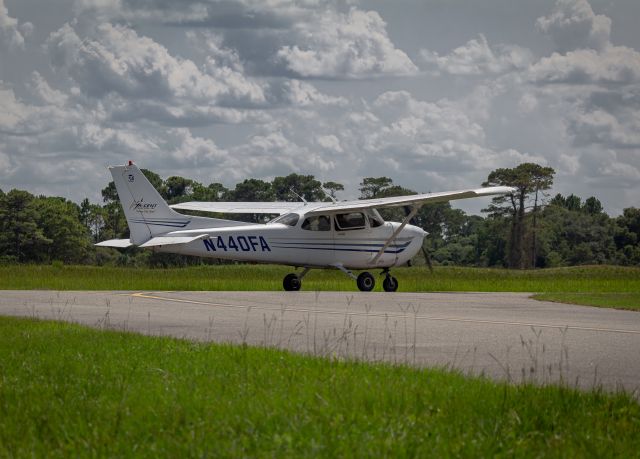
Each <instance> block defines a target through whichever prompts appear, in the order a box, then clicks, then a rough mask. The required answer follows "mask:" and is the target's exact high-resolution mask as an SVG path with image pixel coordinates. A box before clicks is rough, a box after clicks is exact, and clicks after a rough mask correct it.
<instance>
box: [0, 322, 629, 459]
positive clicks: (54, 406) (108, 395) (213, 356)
mask: <svg viewBox="0 0 640 459" xmlns="http://www.w3.org/2000/svg"><path fill="white" fill-rule="evenodd" d="M639 452H640V405H638V404H637V403H636V402H635V401H634V400H633V399H632V398H631V397H630V396H629V395H625V394H605V393H604V392H601V391H597V390H596V391H592V392H586V393H585V392H579V391H575V390H572V389H570V388H567V387H537V386H531V385H520V386H512V385H508V384H501V383H495V382H491V381H488V380H485V379H481V378H465V377H463V376H462V375H459V374H456V373H452V372H445V371H439V370H426V369H412V368H408V367H402V366H391V365H387V364H364V363H357V362H344V361H336V360H328V359H321V358H314V357H305V356H300V355H294V354H291V353H288V352H284V351H278V350H273V349H265V348H252V347H246V346H231V345H216V344H204V343H194V342H189V341H185V340H178V339H171V338H159V337H144V336H140V335H135V334H128V333H122V332H113V331H98V330H93V329H89V328H86V327H81V326H78V325H73V324H67V323H58V322H45V321H37V320H29V319H15V318H0V457H25V456H47V457H69V456H71V457H84V456H92V457H93V456H101V457H114V456H115V457H157V456H165V457H166V456H169V457H195V456H216V457H247V456H249V457H312V456H316V457H352V456H357V457H381V456H382V457H384V456H399V457H406V456H430V457H452V456H455V457H458V456H465V457H491V456H498V457H505V456H508V457H513V456H516V457H529V456H537V457H541V456H542V457H586V456H590V457H639V455H640V453H639Z"/></svg>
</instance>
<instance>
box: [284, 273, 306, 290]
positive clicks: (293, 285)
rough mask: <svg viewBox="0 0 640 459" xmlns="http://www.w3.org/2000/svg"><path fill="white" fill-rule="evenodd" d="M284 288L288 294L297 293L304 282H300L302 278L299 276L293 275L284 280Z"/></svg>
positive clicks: (285, 277)
mask: <svg viewBox="0 0 640 459" xmlns="http://www.w3.org/2000/svg"><path fill="white" fill-rule="evenodd" d="M282 286H283V287H284V289H285V290H286V291H287V292H296V291H298V290H300V287H301V286H302V282H300V278H299V277H298V275H297V274H294V273H291V274H287V275H286V276H284V279H283V280H282Z"/></svg>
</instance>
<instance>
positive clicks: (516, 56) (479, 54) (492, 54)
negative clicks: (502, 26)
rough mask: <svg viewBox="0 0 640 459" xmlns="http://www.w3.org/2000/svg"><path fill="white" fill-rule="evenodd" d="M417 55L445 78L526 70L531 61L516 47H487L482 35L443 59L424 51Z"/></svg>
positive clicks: (487, 44) (529, 54)
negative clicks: (446, 76) (445, 75)
mask: <svg viewBox="0 0 640 459" xmlns="http://www.w3.org/2000/svg"><path fill="white" fill-rule="evenodd" d="M420 56H421V57H422V59H423V60H424V61H425V62H426V63H427V64H429V65H431V66H434V67H435V68H437V70H438V71H439V72H441V73H445V74H449V75H485V74H498V73H505V72H508V71H512V70H519V69H523V68H526V67H527V66H528V65H529V63H530V62H531V60H532V55H531V52H530V51H529V50H527V49H525V48H522V47H520V46H515V45H497V46H495V47H493V48H492V47H490V46H489V43H488V42H487V39H486V37H485V36H484V35H483V34H480V35H479V37H478V38H477V39H475V38H474V39H472V40H469V41H468V42H467V43H466V44H464V45H463V46H459V47H458V48H455V49H454V50H453V51H451V52H450V53H449V54H446V55H444V56H440V55H439V54H438V53H436V52H433V51H429V50H427V49H422V50H420Z"/></svg>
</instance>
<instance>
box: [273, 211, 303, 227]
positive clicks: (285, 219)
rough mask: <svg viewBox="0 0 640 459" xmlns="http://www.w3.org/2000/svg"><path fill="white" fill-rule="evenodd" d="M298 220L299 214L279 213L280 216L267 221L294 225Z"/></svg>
mask: <svg viewBox="0 0 640 459" xmlns="http://www.w3.org/2000/svg"><path fill="white" fill-rule="evenodd" d="M298 220H300V215H298V214H294V213H291V214H285V215H281V216H280V217H278V218H275V219H273V220H271V221H270V222H269V223H282V224H283V225H287V226H296V225H297V224H298Z"/></svg>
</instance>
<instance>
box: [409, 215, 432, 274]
mask: <svg viewBox="0 0 640 459" xmlns="http://www.w3.org/2000/svg"><path fill="white" fill-rule="evenodd" d="M403 209H404V215H405V216H407V215H409V213H410V212H411V207H409V206H404V207H403ZM409 223H411V224H412V225H415V226H418V224H417V222H416V220H415V217H414V218H412V219H411V220H409ZM421 249H422V255H423V256H424V261H425V263H426V264H427V267H428V268H429V272H431V273H433V265H432V264H431V256H430V255H429V251H428V250H427V248H426V247H425V246H424V242H423V243H422V247H421Z"/></svg>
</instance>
